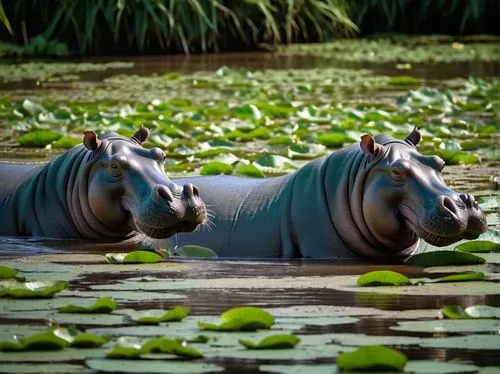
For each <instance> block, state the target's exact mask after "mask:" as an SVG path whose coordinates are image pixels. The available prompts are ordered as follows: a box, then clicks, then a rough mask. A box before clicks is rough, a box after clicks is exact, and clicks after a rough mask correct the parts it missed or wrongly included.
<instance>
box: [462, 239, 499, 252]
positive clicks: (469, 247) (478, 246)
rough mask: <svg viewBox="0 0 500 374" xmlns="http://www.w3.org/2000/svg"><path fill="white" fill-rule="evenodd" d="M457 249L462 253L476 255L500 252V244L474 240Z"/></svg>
mask: <svg viewBox="0 0 500 374" xmlns="http://www.w3.org/2000/svg"><path fill="white" fill-rule="evenodd" d="M455 249H456V250H459V251H462V252H475V253H486V252H500V244H498V243H495V242H492V241H489V240H472V241H470V242H467V243H462V244H460V245H457V246H456V247H455Z"/></svg>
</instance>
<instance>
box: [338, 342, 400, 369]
mask: <svg viewBox="0 0 500 374" xmlns="http://www.w3.org/2000/svg"><path fill="white" fill-rule="evenodd" d="M407 362H408V359H407V358H406V356H405V355H404V354H402V353H401V352H399V351H398V350H396V349H393V348H387V347H383V346H377V345H366V346H364V347H359V348H358V349H356V350H355V351H353V352H345V353H342V354H340V355H339V356H338V357H337V366H338V367H339V369H340V370H343V371H350V372H351V371H354V372H358V371H371V372H394V371H395V372H401V371H403V369H404V367H405V365H406V363H407Z"/></svg>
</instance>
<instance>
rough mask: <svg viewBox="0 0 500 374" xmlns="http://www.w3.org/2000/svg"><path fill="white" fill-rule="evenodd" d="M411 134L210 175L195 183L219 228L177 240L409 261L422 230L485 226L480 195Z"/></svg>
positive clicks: (443, 239) (435, 236)
mask: <svg viewBox="0 0 500 374" xmlns="http://www.w3.org/2000/svg"><path fill="white" fill-rule="evenodd" d="M420 139H421V134H420V132H419V131H418V129H414V130H413V131H412V132H411V134H409V135H408V136H407V137H406V138H405V139H404V140H399V139H395V138H393V137H390V136H387V135H379V136H376V137H375V138H373V137H372V136H370V135H368V134H367V135H363V137H362V138H361V140H360V142H359V143H357V144H353V145H351V146H348V147H345V148H342V149H341V150H339V151H337V152H334V153H332V154H331V155H329V156H327V157H323V158H319V159H316V160H314V161H311V162H309V163H308V164H306V165H305V166H304V167H302V168H301V169H299V170H298V171H296V172H295V173H293V174H290V175H286V176H281V177H274V178H268V179H250V178H245V177H237V176H202V177H192V178H182V179H176V180H175V181H176V183H194V184H196V185H197V186H198V188H199V189H200V191H201V193H202V195H203V199H204V201H205V203H206V204H207V206H208V207H209V208H210V209H211V210H212V211H213V212H212V213H213V220H212V222H211V224H210V226H211V227H210V230H198V231H197V232H195V233H193V234H189V235H182V234H177V235H175V236H173V237H171V238H170V239H168V240H167V241H166V243H165V242H164V241H162V242H164V244H166V245H167V246H169V247H175V246H181V245H188V244H192V245H201V246H206V247H209V248H211V249H213V250H214V251H215V252H216V253H217V254H218V256H219V257H246V258H249V257H250V258H257V257H259V258H297V257H299V258H327V259H355V258H372V259H375V258H385V259H401V260H402V259H404V257H405V256H409V255H412V254H415V253H417V252H418V251H419V241H420V238H421V239H423V240H425V241H427V242H428V243H431V244H432V245H435V246H445V245H449V244H452V243H454V242H457V241H459V240H461V239H473V238H476V237H477V236H478V235H480V234H481V233H483V232H484V231H486V229H487V225H486V218H485V215H484V213H483V212H482V210H481V209H480V208H479V206H478V204H477V202H476V201H475V200H474V198H473V197H472V196H471V195H469V194H465V193H457V192H455V191H453V190H451V189H450V188H448V187H447V186H446V185H445V183H444V182H443V179H442V176H441V172H442V170H443V167H444V162H443V160H441V159H440V158H439V157H437V156H423V155H421V154H420V153H419V152H418V151H417V150H416V145H417V144H418V143H419V141H420Z"/></svg>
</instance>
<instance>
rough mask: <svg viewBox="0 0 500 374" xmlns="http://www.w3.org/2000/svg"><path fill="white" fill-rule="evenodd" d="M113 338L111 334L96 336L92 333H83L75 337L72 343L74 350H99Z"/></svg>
mask: <svg viewBox="0 0 500 374" xmlns="http://www.w3.org/2000/svg"><path fill="white" fill-rule="evenodd" d="M111 338H112V335H111V334H104V335H94V334H90V333H86V332H84V333H81V334H78V335H76V336H75V338H74V339H73V341H72V342H71V347H73V348H99V347H101V346H103V345H104V344H106V343H107V342H109V341H110V340H111Z"/></svg>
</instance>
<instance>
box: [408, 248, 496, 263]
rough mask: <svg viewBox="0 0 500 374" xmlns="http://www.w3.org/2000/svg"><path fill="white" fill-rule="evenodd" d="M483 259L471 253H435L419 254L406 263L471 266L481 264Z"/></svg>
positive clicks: (483, 261)
mask: <svg viewBox="0 0 500 374" xmlns="http://www.w3.org/2000/svg"><path fill="white" fill-rule="evenodd" d="M485 262H486V260H485V259H484V258H483V257H480V256H476V255H474V254H472V253H466V252H460V251H444V250H442V251H435V252H425V253H420V254H418V255H415V256H411V257H410V258H408V260H407V263H408V264H411V265H425V266H443V265H473V264H483V263H485Z"/></svg>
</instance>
